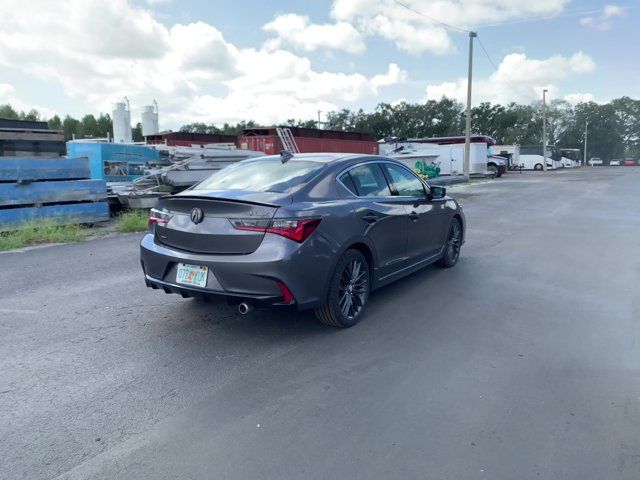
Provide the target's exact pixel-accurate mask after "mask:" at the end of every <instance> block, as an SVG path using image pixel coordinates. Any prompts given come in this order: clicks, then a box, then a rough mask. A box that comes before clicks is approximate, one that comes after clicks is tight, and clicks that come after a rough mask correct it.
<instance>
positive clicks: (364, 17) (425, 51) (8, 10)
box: [0, 0, 640, 130]
mask: <svg viewBox="0 0 640 480" xmlns="http://www.w3.org/2000/svg"><path fill="white" fill-rule="evenodd" d="M407 7H408V8H407ZM0 18H2V22H0V104H5V103H11V104H12V105H13V106H14V107H15V108H18V109H22V110H28V109H31V108H36V109H38V110H39V111H40V112H41V113H42V114H43V115H44V116H45V117H50V116H52V115H54V114H56V113H57V114H59V115H61V116H63V115H66V114H70V115H72V116H75V117H80V116H82V115H84V114H86V113H93V114H98V113H110V112H111V110H112V108H113V104H114V103H115V102H118V101H122V99H123V98H124V97H125V96H126V97H127V98H128V99H129V101H130V104H131V111H132V115H131V116H132V121H133V122H134V123H135V122H137V121H140V112H141V110H142V107H143V106H144V105H150V104H151V103H152V102H153V100H156V101H157V102H158V104H159V111H160V128H161V129H174V130H175V129H178V128H179V127H180V126H181V125H183V124H185V123H191V122H205V123H216V124H219V125H220V124H222V123H225V122H229V123H236V122H238V121H241V120H254V121H257V122H259V123H262V124H270V123H278V122H283V121H286V120H287V119H290V118H295V119H302V120H307V119H317V117H318V111H321V113H320V115H321V118H324V116H325V115H326V113H327V112H329V111H332V110H337V109H341V108H350V109H359V108H362V109H364V110H365V111H371V110H373V109H374V108H375V106H376V105H377V104H378V103H380V102H387V103H396V102H401V101H407V102H423V101H426V100H428V99H436V100H437V99H439V98H441V97H442V96H448V97H452V98H455V99H457V100H460V101H465V99H466V87H467V80H466V74H467V62H468V43H469V36H468V33H467V31H468V30H473V31H476V32H477V33H478V37H479V40H476V42H475V44H474V72H473V83H472V86H473V103H474V104H478V103H480V102H484V101H489V102H492V103H506V102H511V101H515V102H521V103H531V102H533V101H536V100H538V99H540V98H541V95H542V90H543V89H547V90H549V98H550V100H553V99H565V100H568V101H569V102H572V103H576V102H579V101H585V100H594V101H596V102H607V101H609V100H610V99H612V98H617V97H620V96H623V95H627V96H630V97H633V98H640V62H638V61H637V54H636V52H635V49H636V47H637V45H638V33H637V32H638V31H639V30H640V28H639V27H640V2H638V1H637V0H614V3H609V2H601V1H596V0H314V1H312V2H308V1H302V0H297V1H294V0H279V1H276V0H271V1H269V2H265V1H257V0H245V1H238V0H236V1H223V0H110V1H108V2H104V1H101V0H58V1H56V2H52V1H50V0H20V1H18V0H2V1H1V2H0Z"/></svg>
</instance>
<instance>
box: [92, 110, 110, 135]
mask: <svg viewBox="0 0 640 480" xmlns="http://www.w3.org/2000/svg"><path fill="white" fill-rule="evenodd" d="M96 123H97V136H98V137H102V138H106V137H109V136H111V134H112V132H113V122H112V121H111V116H110V115H109V114H108V113H106V114H105V113H101V114H100V115H99V116H98V118H97V119H96Z"/></svg>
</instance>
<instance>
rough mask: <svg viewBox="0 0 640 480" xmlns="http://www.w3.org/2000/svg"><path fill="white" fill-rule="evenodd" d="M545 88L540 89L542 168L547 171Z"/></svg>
mask: <svg viewBox="0 0 640 480" xmlns="http://www.w3.org/2000/svg"><path fill="white" fill-rule="evenodd" d="M548 91H549V90H547V89H546V88H545V89H544V90H542V170H543V171H544V172H546V171H547V92H548Z"/></svg>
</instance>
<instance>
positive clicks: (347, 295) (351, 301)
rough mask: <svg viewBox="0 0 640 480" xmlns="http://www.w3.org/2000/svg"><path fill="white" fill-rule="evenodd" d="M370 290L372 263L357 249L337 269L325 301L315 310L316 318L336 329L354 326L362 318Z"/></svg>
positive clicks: (340, 260)
mask: <svg viewBox="0 0 640 480" xmlns="http://www.w3.org/2000/svg"><path fill="white" fill-rule="evenodd" d="M370 290H371V276H370V272H369V262H367V259H366V258H365V257H364V255H362V253H360V252H358V251H357V250H347V251H346V252H345V253H344V254H343V255H342V257H340V259H339V260H338V263H337V264H336V266H335V268H334V270H333V274H332V275H331V280H330V282H329V288H328V290H327V294H326V297H325V299H324V302H323V304H322V305H321V306H320V307H318V308H316V309H315V314H316V317H317V318H318V320H320V321H321V322H322V323H324V324H326V325H330V326H332V327H339V328H349V327H353V326H354V325H355V324H356V323H358V322H359V321H360V319H361V318H362V315H363V313H364V310H365V307H366V305H367V301H368V300H369V292H370Z"/></svg>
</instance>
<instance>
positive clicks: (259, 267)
mask: <svg viewBox="0 0 640 480" xmlns="http://www.w3.org/2000/svg"><path fill="white" fill-rule="evenodd" d="M331 258H335V253H334V252H333V250H332V249H331V248H330V247H329V244H328V242H326V241H324V240H323V238H322V237H321V236H319V235H312V236H311V237H310V238H309V239H307V241H306V242H304V243H303V244H298V243H296V242H294V241H292V240H288V239H285V238H282V237H280V236H277V235H270V234H267V235H265V237H264V240H263V241H262V243H261V245H260V246H259V247H258V249H257V250H256V251H255V252H253V253H250V254H247V255H214V254H200V253H192V252H186V251H182V250H178V249H175V248H172V247H167V246H165V245H160V244H157V243H156V242H155V240H154V237H153V235H152V234H150V233H149V234H147V235H145V236H144V237H143V239H142V241H141V243H140V261H141V264H142V269H143V271H144V274H145V282H146V284H147V286H148V287H151V288H155V289H160V290H163V291H165V292H167V293H177V294H179V295H182V296H183V297H212V298H213V297H217V298H224V299H226V300H227V301H228V302H230V303H240V302H247V303H251V304H252V305H254V306H255V307H262V308H267V307H286V306H292V304H288V303H285V302H284V295H283V293H282V291H281V290H280V287H279V286H278V282H282V283H283V284H284V285H286V287H287V288H288V289H289V290H290V292H291V293H292V294H293V297H294V299H295V302H294V304H293V306H295V307H296V308H298V309H300V310H303V309H307V308H314V307H316V306H318V305H319V304H320V303H321V300H322V299H323V298H324V294H325V291H326V284H327V282H326V281H328V277H329V273H330V271H331V269H332V262H331V261H327V260H328V259H331ZM178 263H186V264H191V265H202V266H206V267H208V268H209V275H208V279H207V285H206V288H199V287H192V286H186V285H180V284H178V283H177V282H176V272H177V264H178Z"/></svg>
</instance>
